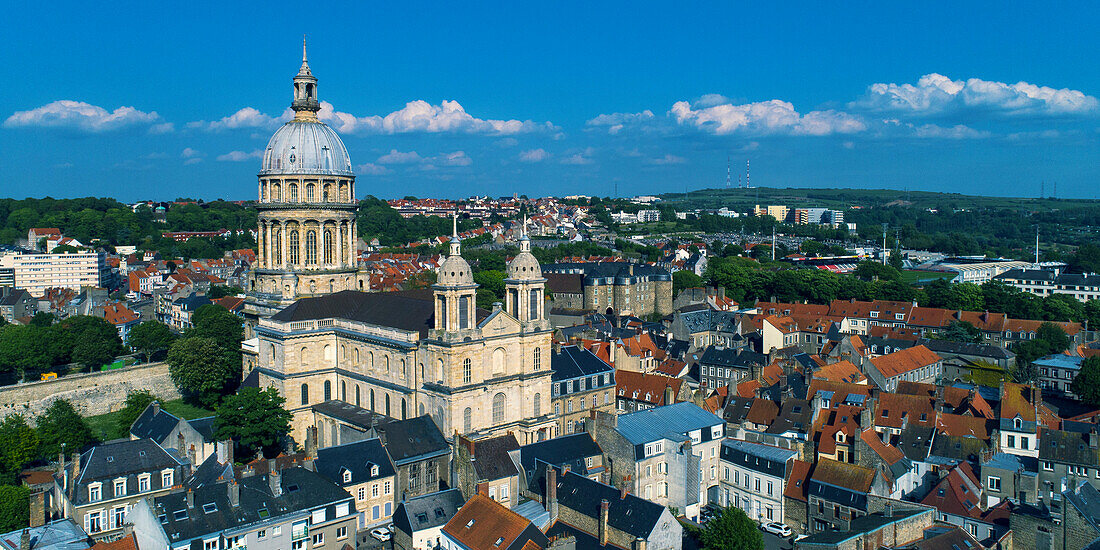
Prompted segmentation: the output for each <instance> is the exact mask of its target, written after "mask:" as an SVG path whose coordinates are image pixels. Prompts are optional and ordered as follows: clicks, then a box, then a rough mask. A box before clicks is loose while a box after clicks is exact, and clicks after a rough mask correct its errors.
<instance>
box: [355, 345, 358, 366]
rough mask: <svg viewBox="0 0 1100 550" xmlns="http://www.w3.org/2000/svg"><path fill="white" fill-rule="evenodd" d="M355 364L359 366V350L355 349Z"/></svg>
mask: <svg viewBox="0 0 1100 550" xmlns="http://www.w3.org/2000/svg"><path fill="white" fill-rule="evenodd" d="M355 364H356V365H359V348H355Z"/></svg>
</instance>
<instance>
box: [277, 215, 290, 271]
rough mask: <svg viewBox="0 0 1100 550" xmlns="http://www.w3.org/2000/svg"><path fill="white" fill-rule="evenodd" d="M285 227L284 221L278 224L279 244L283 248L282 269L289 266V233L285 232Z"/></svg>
mask: <svg viewBox="0 0 1100 550" xmlns="http://www.w3.org/2000/svg"><path fill="white" fill-rule="evenodd" d="M287 229H288V227H287V224H286V221H283V222H281V223H280V224H279V234H280V235H281V238H280V239H279V246H280V247H282V249H283V257H282V260H283V261H282V264H283V269H287V268H289V267H290V235H288V234H287Z"/></svg>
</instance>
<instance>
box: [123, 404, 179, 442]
mask: <svg viewBox="0 0 1100 550" xmlns="http://www.w3.org/2000/svg"><path fill="white" fill-rule="evenodd" d="M154 409H157V412H154ZM179 421H180V419H179V417H178V416H176V415H174V414H172V413H170V412H168V411H166V410H164V409H162V408H159V407H154V406H153V404H152V403H150V404H149V405H148V406H147V407H145V410H144V411H141V415H139V416H138V417H137V420H134V423H133V424H131V425H130V435H132V436H134V437H137V438H139V439H141V438H149V439H152V440H153V441H158V442H159V441H164V438H166V437H168V434H170V433H172V430H174V429H176V426H177V425H178V424H179Z"/></svg>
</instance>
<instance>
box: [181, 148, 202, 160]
mask: <svg viewBox="0 0 1100 550" xmlns="http://www.w3.org/2000/svg"><path fill="white" fill-rule="evenodd" d="M198 156H202V153H200V152H198V151H196V150H195V149H192V148H190V147H184V149H183V151H180V157H182V158H185V159H189V158H193V157H198Z"/></svg>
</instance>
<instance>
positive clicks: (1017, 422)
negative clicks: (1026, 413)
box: [1012, 418, 1023, 430]
mask: <svg viewBox="0 0 1100 550" xmlns="http://www.w3.org/2000/svg"><path fill="white" fill-rule="evenodd" d="M1021 426H1023V422H1022V421H1021V420H1020V419H1019V418H1013V419H1012V427H1013V428H1015V429H1017V430H1018V429H1020V427H1021Z"/></svg>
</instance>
